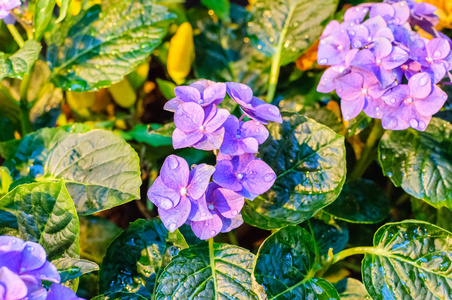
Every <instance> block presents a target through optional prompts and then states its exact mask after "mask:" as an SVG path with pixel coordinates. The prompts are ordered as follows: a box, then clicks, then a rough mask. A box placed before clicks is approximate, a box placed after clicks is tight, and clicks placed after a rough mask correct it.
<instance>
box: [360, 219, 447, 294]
mask: <svg viewBox="0 0 452 300" xmlns="http://www.w3.org/2000/svg"><path fill="white" fill-rule="evenodd" d="M451 241H452V233H450V232H448V231H446V230H444V229H441V228H439V227H437V226H434V225H432V224H429V223H426V222H421V221H415V220H409V221H403V222H399V223H389V224H386V225H384V226H382V227H381V228H380V229H379V230H378V231H377V232H376V233H375V236H374V246H375V248H371V250H370V251H369V252H368V253H367V254H366V255H365V256H364V260H363V262H362V274H363V282H364V284H365V286H366V288H367V291H368V292H369V294H370V296H371V297H372V298H373V299H450V298H451V296H452V268H451V257H452V243H451Z"/></svg>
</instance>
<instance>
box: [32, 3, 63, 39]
mask: <svg viewBox="0 0 452 300" xmlns="http://www.w3.org/2000/svg"><path fill="white" fill-rule="evenodd" d="M63 1H64V0H63ZM55 4H56V2H55V0H37V1H36V7H35V17H34V25H35V26H34V27H35V28H34V29H35V30H34V36H35V40H36V41H40V40H41V39H42V37H43V35H44V33H45V31H46V29H47V25H49V22H50V20H51V19H52V15H53V9H54V7H55Z"/></svg>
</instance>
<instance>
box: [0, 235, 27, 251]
mask: <svg viewBox="0 0 452 300" xmlns="http://www.w3.org/2000/svg"><path fill="white" fill-rule="evenodd" d="M24 247H25V242H24V241H23V240H21V239H19V238H17V237H14V236H9V235H2V236H0V253H2V252H10V251H22V249H23V248H24Z"/></svg>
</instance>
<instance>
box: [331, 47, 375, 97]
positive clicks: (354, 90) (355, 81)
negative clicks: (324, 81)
mask: <svg viewBox="0 0 452 300" xmlns="http://www.w3.org/2000/svg"><path fill="white" fill-rule="evenodd" d="M369 52H370V51H369ZM363 82H364V78H363V76H362V75H361V74H359V73H356V72H352V73H349V74H347V75H344V76H342V77H340V78H337V79H336V93H337V95H338V96H339V97H340V98H341V99H345V100H354V99H356V98H357V97H359V96H361V95H362V91H363Z"/></svg>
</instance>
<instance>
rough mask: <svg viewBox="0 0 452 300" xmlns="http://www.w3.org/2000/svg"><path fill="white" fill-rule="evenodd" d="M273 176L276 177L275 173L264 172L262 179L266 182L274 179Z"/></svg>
mask: <svg viewBox="0 0 452 300" xmlns="http://www.w3.org/2000/svg"><path fill="white" fill-rule="evenodd" d="M275 178H276V174H275V173H268V174H265V176H264V180H265V181H266V182H271V181H273V180H275Z"/></svg>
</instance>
